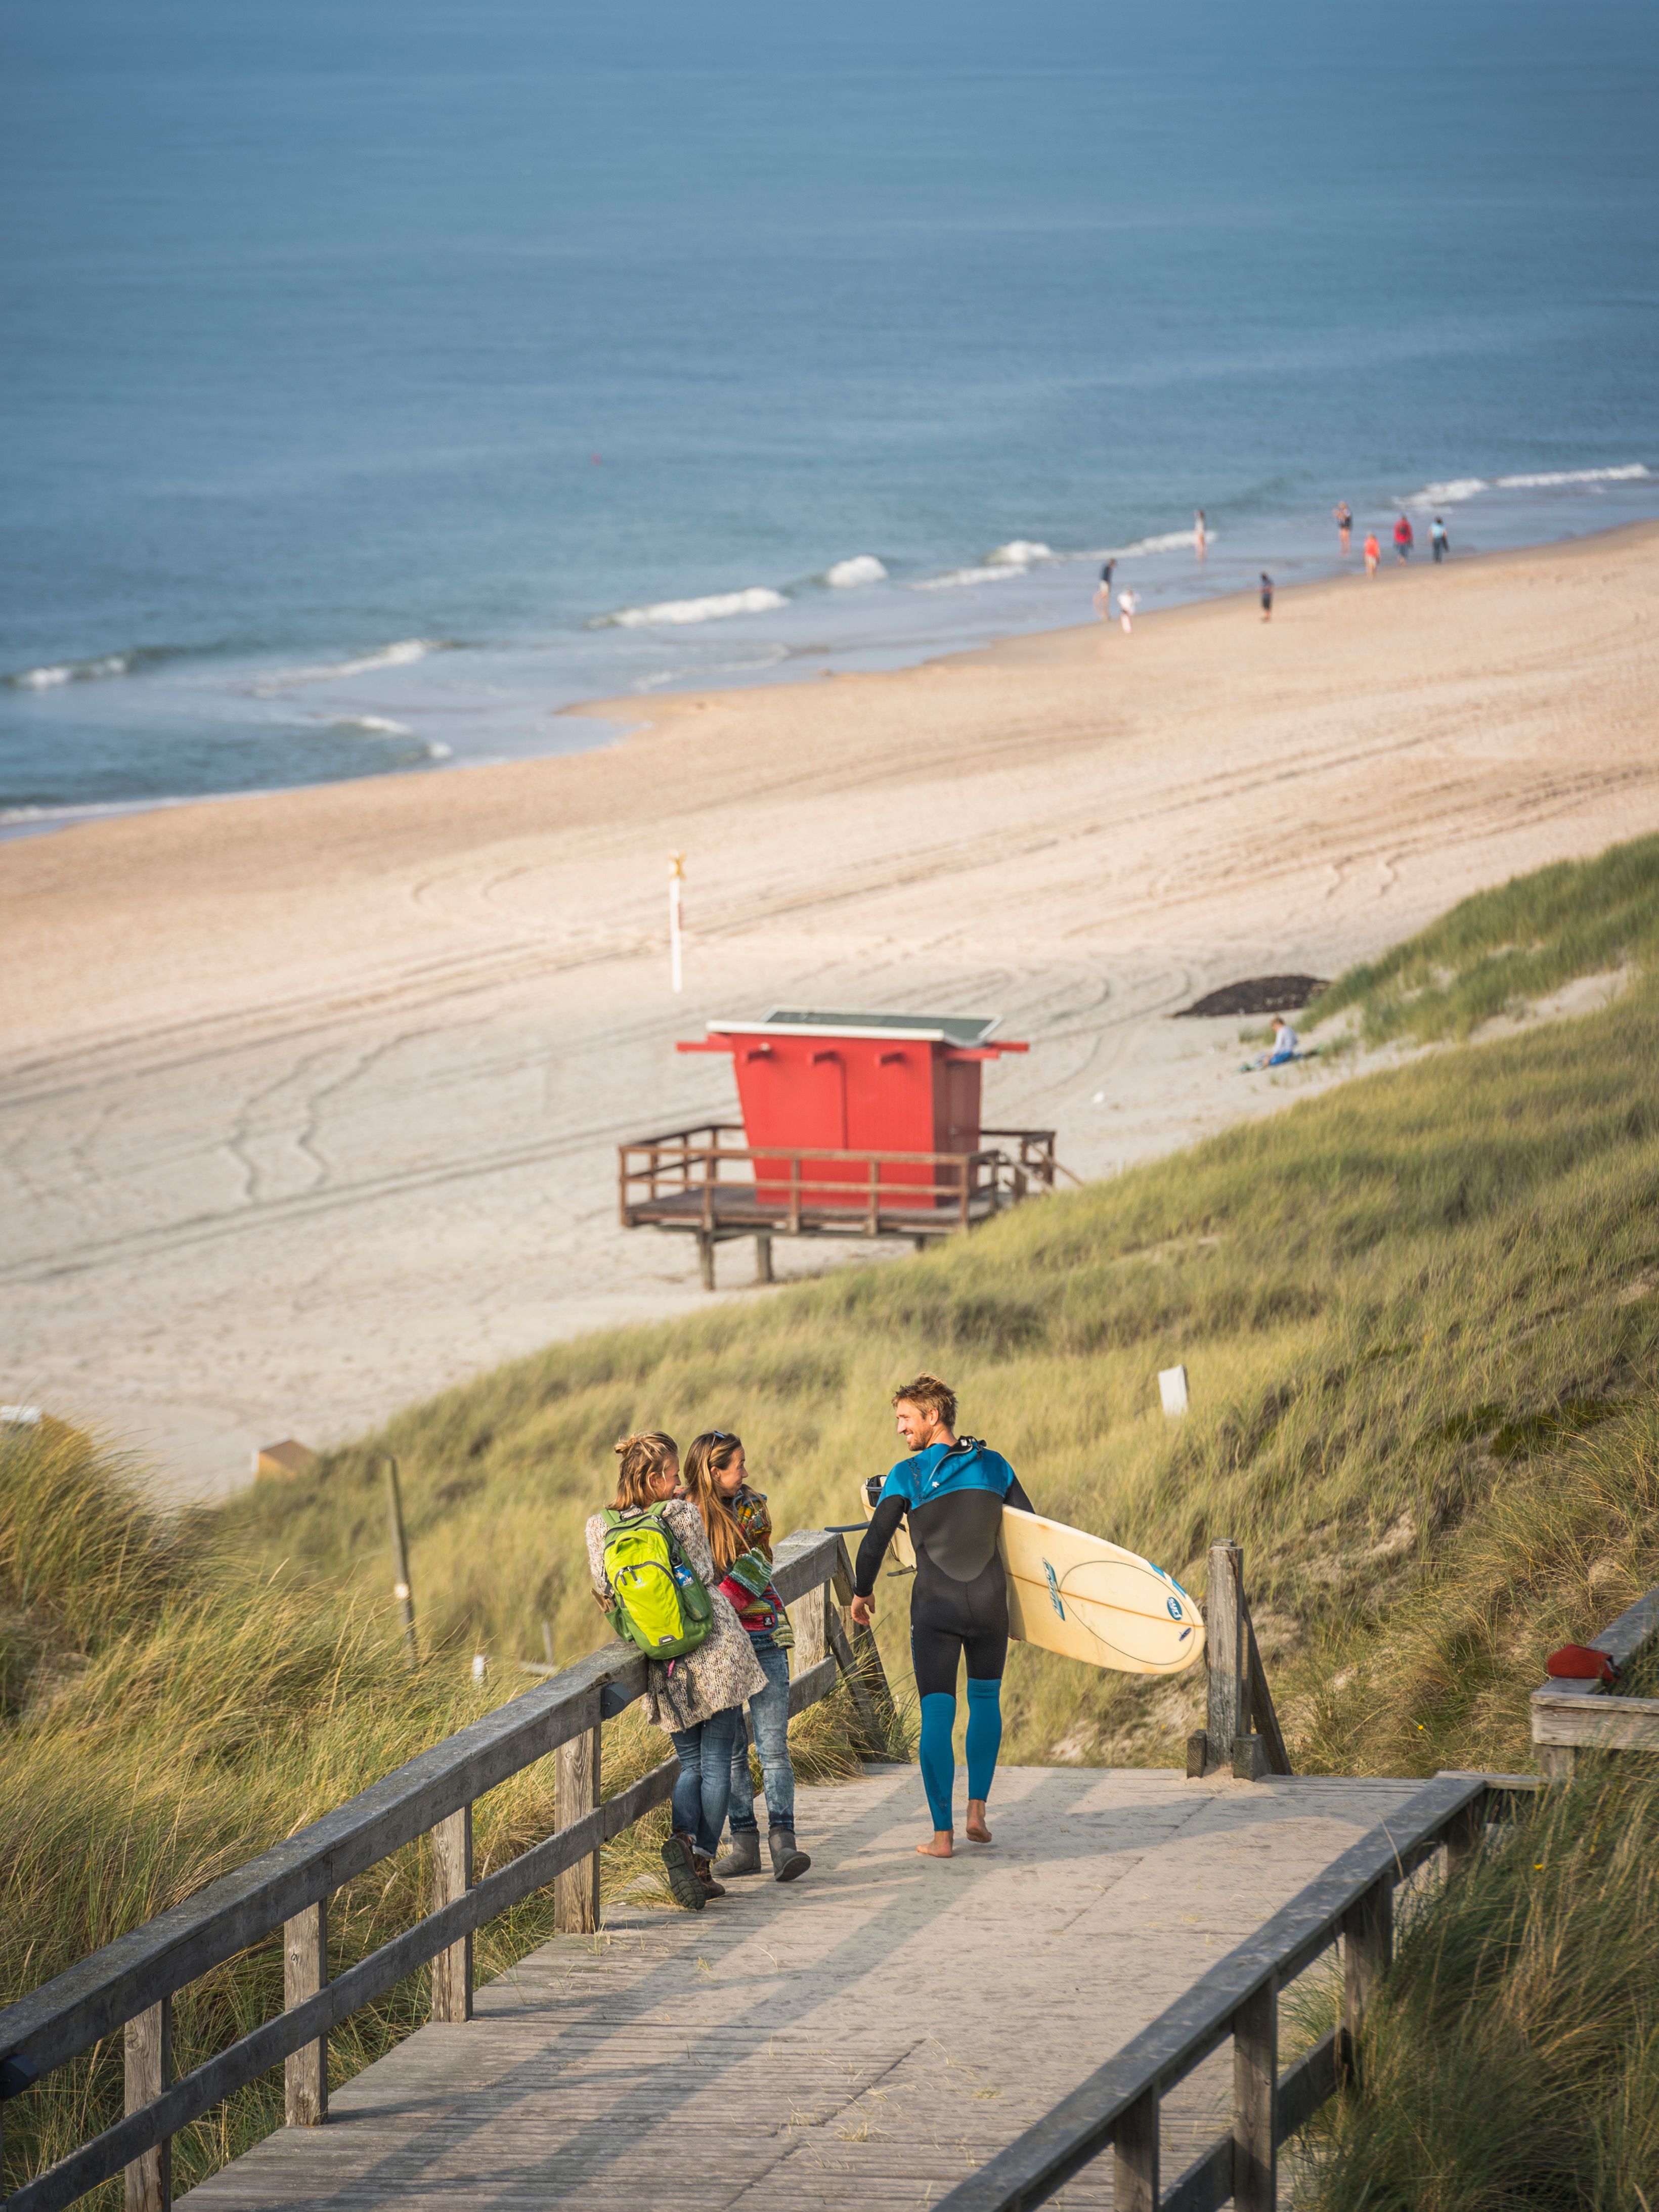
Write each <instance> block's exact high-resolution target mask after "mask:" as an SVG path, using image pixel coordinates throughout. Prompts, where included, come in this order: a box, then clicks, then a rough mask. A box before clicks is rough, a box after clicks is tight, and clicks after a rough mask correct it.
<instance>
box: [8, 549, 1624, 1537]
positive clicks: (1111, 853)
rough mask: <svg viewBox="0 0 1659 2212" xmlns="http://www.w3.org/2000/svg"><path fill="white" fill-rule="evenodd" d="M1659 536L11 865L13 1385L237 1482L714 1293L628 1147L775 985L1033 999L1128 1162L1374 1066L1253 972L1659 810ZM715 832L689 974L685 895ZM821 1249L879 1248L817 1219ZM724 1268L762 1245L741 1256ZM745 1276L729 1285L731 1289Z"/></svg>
mask: <svg viewBox="0 0 1659 2212" xmlns="http://www.w3.org/2000/svg"><path fill="white" fill-rule="evenodd" d="M1656 556H1659V529H1656V528H1654V527H1641V528H1636V529H1632V530H1627V531H1622V532H1616V533H1613V534H1612V535H1610V536H1608V537H1606V538H1595V539H1586V540H1582V541H1579V542H1578V543H1576V544H1568V545H1563V546H1558V547H1550V548H1545V549H1541V550H1534V551H1529V552H1526V553H1522V554H1511V555H1504V556H1492V557H1491V558H1489V559H1486V560H1483V561H1480V562H1467V563H1463V564H1457V563H1454V564H1452V565H1451V566H1449V567H1448V568H1444V569H1442V570H1435V569H1432V568H1426V567H1424V568H1413V569H1411V570H1408V571H1405V572H1395V571H1393V570H1390V571H1389V573H1387V574H1384V575H1383V577H1382V578H1380V579H1379V580H1377V582H1376V583H1375V584H1374V585H1368V584H1366V583H1365V582H1364V580H1363V579H1360V578H1350V579H1344V580H1338V581H1334V582H1331V583H1328V584H1321V585H1316V586H1309V587H1307V588H1305V589H1304V590H1301V591H1297V592H1285V593H1281V595H1280V597H1279V604H1278V605H1277V607H1276V609H1275V612H1274V618H1273V622H1272V623H1271V624H1270V625H1269V624H1264V623H1261V621H1260V619H1259V618H1258V612H1257V608H1256V605H1255V599H1254V598H1250V599H1235V600H1227V601H1222V602H1216V603H1212V604H1209V605H1198V606H1191V607H1186V608H1180V609H1176V610H1174V611H1170V612H1166V613H1161V614H1158V615H1155V616H1152V617H1149V618H1146V619H1145V620H1143V621H1140V622H1138V623H1137V625H1136V629H1135V634H1134V635H1133V638H1125V637H1124V636H1123V635H1121V633H1120V632H1119V631H1118V629H1116V627H1115V625H1114V626H1113V627H1111V628H1110V629H1103V628H1101V627H1100V626H1098V625H1092V624H1091V625H1090V626H1088V627H1085V628H1079V629H1070V630H1066V631H1061V632H1057V633H1054V634H1052V635H1047V636H1042V637H1036V638H1026V639H1023V640H1019V641H1012V642H1009V643H1006V644H1004V645H1000V646H998V647H994V648H992V649H990V650H989V651H986V652H982V653H973V654H968V655H964V656H962V657H961V658H959V659H952V660H949V661H944V662H938V663H933V664H931V665H927V666H924V667H921V668H917V669H914V670H909V671H902V672H899V673H894V674H884V675H875V676H862V677H850V678H836V679H834V680H830V681H823V682H817V683H814V684H802V685H796V686H781V687H775V688H770V689H755V690H741V691H736V692H730V693H725V694H715V693H708V694H700V695H694V696H677V697H673V698H666V699H665V698H653V699H652V700H651V701H650V702H648V704H647V705H645V706H644V707H642V706H641V702H639V701H637V700H634V701H627V702H611V703H610V704H608V705H607V704H604V703H601V704H599V705H597V706H596V707H595V708H594V712H595V713H596V714H603V715H604V716H605V717H606V718H607V719H608V720H623V721H633V722H636V723H637V722H638V720H639V718H640V717H641V714H642V713H644V714H648V717H649V720H648V721H647V722H646V723H645V724H644V726H637V727H635V729H634V730H633V732H632V733H631V734H630V735H629V737H628V738H626V739H625V740H624V741H623V742H622V743H620V744H613V745H610V746H607V747H606V748H605V749H603V750H594V751H591V752H587V753H585V754H580V755H577V756H574V757H562V758H550V759H547V760H544V761H538V762H533V763H525V764H515V765H513V766H509V767H502V768H485V769H466V770H462V771H456V772H453V773H449V774H443V775H419V776H406V777H388V778H384V779H377V780H374V781H362V782H357V783H348V784H339V785H333V786H329V787H320V788H316V789H311V790H304V791H298V792H289V793H279V794H274V795H270V796H263V797H260V798H258V799H239V800H236V801H233V802H222V803H202V804H197V805H188V806H181V807H177V808H172V809H167V810H165V811H157V812H153V813H149V814H144V815H137V816H132V817H126V818H123V819H116V820H110V821H106V822H101V823H95V824H88V825H86V826H82V827H80V828H76V829H73V830H70V831H68V832H65V833H63V834H60V835H56V836H44V837H38V838H33V839H27V840H23V841H20V842H14V843H11V844H9V845H6V846H3V847H0V915H3V921H0V928H3V940H4V945H5V948H6V950H5V958H4V961H3V967H0V1023H3V1034H4V1036H5V1038H6V1042H7V1049H6V1054H5V1064H4V1070H3V1077H0V1117H3V1131H4V1147H3V1161H4V1168H3V1176H4V1182H3V1218H4V1219H5V1223H6V1235H5V1237H4V1239H3V1250H0V1399H5V1400H8V1401H12V1400H24V1401H34V1402H40V1403H44V1404H46V1405H48V1406H50V1407H53V1408H54V1409H57V1410H58V1411H61V1412H64V1413H67V1414H70V1415H72V1416H76V1417H79V1418H82V1419H89V1420H92V1421H94V1422H96V1423H98V1424H100V1425H102V1426H103V1427H104V1428H105V1429H106V1430H107V1431H110V1432H112V1434H114V1435H115V1436H117V1437H120V1438H121V1439H123V1440H125V1441H126V1442H128V1443H131V1445H132V1446H133V1447H134V1448H135V1449H137V1450H138V1451H139V1452H141V1453H142V1454H143V1455H145V1456H146V1457H147V1458H148V1459H149V1460H150V1461H151V1462H153V1465H154V1467H155V1479H156V1480H157V1483H158V1485H159V1486H161V1487H162V1488H164V1489H167V1490H168V1491H169V1492H173V1494H178V1495H191V1496H209V1495H213V1494H216V1493H218V1492H222V1491H224V1490H225V1489H227V1488H228V1487H231V1486H234V1485H235V1484H237V1483H239V1482H240V1481H241V1480H245V1479H246V1474H247V1468H248V1461H249V1452H250V1449H251V1448H252V1446H254V1445H257V1444H259V1443H267V1442H270V1441H272V1440H273V1439H275V1438H276V1437H283V1436H288V1435H294V1436H297V1437H301V1438H303V1439H305V1440H306V1441H307V1442H310V1443H315V1444H324V1443H331V1442H334V1441H337V1440H339V1439H341V1438H343V1437H347V1436H349V1435H350V1434H352V1433H353V1432H355V1431H359V1430H361V1429H362V1428H363V1427H364V1426H365V1425H368V1424H369V1423H370V1422H372V1421H374V1420H375V1419H377V1418H379V1417H380V1416H381V1415H383V1414H385V1413H388V1412H390V1411H391V1410H392V1408H394V1407H397V1406H398V1405H400V1404H402V1403H404V1402H406V1401H410V1400H411V1399H413V1398H416V1397H419V1396H424V1395H428V1394H429V1393H431V1392H433V1391H435V1390H436V1389H440V1388H441V1387H443V1386H444V1385H446V1384H447V1383H453V1382H455V1381H458V1380H459V1379H461V1378H462V1377H464V1376H467V1375H470V1374H471V1373H473V1372H475V1371H477V1370H478V1369H480V1368H483V1367H485V1366H488V1365H490V1364H494V1363H495V1362H496V1361H499V1360H501V1359H503V1358H507V1357H510V1356H511V1355H513V1354H514V1353H518V1352H526V1351H529V1350H531V1349H532V1348H533V1347H534V1346H538V1345H539V1344H541V1343H544V1342H545V1341H546V1340H549V1339H550V1338H552V1337H555V1336H559V1335H564V1334H573V1333H574V1332H576V1331H578V1330H581V1329H586V1328H593V1327H596V1326H599V1325H600V1324H604V1323H607V1322H620V1321H630V1320H641V1319H645V1318H647V1317H654V1316H664V1315H668V1314H672V1313H675V1312H678V1311H684V1310H687V1309H689V1308H690V1307H693V1306H695V1305H696V1304H698V1303H699V1302H700V1301H701V1300H702V1297H703V1295H704V1294H703V1293H702V1291H700V1290H699V1289H698V1287H697V1281H696V1259H695V1254H694V1251H693V1250H692V1249H691V1247H690V1242H689V1240H684V1239H678V1238H670V1237H661V1236H658V1235H655V1234H653V1233H651V1232H644V1231H641V1232H635V1233H633V1234H631V1235H630V1234H627V1233H624V1232H623V1231H621V1230H620V1229H619V1228H618V1227H617V1219H616V1194H615V1152H614V1147H615V1146H616V1144H617V1141H618V1139H622V1138H624V1137H629V1136H633V1135H638V1134H641V1133H645V1132H647V1131H651V1130H654V1129H662V1128H668V1127H674V1126H676V1125H677V1124H680V1123H683V1122H686V1121H696V1120H697V1119H700V1118H703V1117H706V1116H711V1115H730V1114H731V1113H732V1112H733V1111H734V1107H735V1100H734V1097H733V1094H732V1077H731V1071H730V1067H729V1065H728V1064H727V1063H726V1061H725V1060H722V1059H720V1058H717V1057H708V1056H693V1057H685V1056H681V1055H678V1054H676V1053H675V1051H674V1042H675V1040H676V1038H677V1037H691V1036H697V1035H699V1034H700V1033H701V1031H702V1028H703V1025H704V1024H705V1022H706V1021H707V1020H708V1018H710V1017H711V1016H723V1015H731V1014H733V1013H741V1012H758V1011H763V1010H764V1008H766V1007H767V1006H769V1005H771V1004H773V1003H775V1002H780V1001H781V1002H785V1003H795V1004H800V1003H817V1004H819V1005H831V1006H869V1007H885V1008H927V1009H930V1010H941V1011H958V1012H986V1013H996V1014H1000V1016H1001V1017H1002V1018H1003V1023H1004V1030H1005V1033H1006V1035H1008V1036H1013V1037H1024V1038H1029V1039H1030V1044H1031V1051H1030V1054H1029V1056H1027V1057H1025V1058H1023V1059H1017V1060H1006V1061H1004V1062H1003V1063H1001V1064H1000V1066H997V1067H995V1068H994V1069H993V1070H991V1071H989V1072H988V1073H987V1085H986V1103H987V1120H989V1121H994V1122H998V1123H1004V1124H1043V1125H1048V1124H1052V1125H1054V1127H1056V1128H1057V1129H1058V1131H1059V1145H1058V1150H1059V1154H1060V1158H1061V1159H1062V1160H1063V1161H1064V1162H1065V1163H1066V1165H1067V1166H1068V1167H1069V1168H1071V1169H1072V1170H1074V1171H1075V1172H1076V1173H1077V1174H1079V1175H1080V1176H1085V1177H1087V1176H1099V1175H1103V1174H1108V1173H1110V1172H1111V1171H1113V1170H1115V1169H1116V1168H1118V1167H1120V1166H1121V1165H1123V1164H1127V1163H1129V1162H1132V1161H1134V1160H1137V1159H1141V1158H1147V1157H1149V1156H1151V1155H1152V1154H1154V1153H1157V1152H1163V1151H1166V1150H1168V1149H1170V1148H1171V1147H1173V1146H1178V1145H1181V1144H1183V1143H1185V1142H1187V1141H1188V1140H1189V1139H1192V1138H1194V1137H1195V1136H1198V1135H1200V1134H1201V1133H1205V1132H1206V1131H1208V1130H1212V1129H1214V1128H1217V1127H1221V1126H1223V1125H1224V1124H1225V1123H1226V1122H1228V1121H1232V1120H1235V1119H1237V1118H1238V1117H1240V1116H1242V1115H1250V1114H1255V1113H1261V1112H1266V1111H1271V1110H1274V1109H1276V1108H1278V1107H1279V1106H1281V1105H1283V1104H1284V1103H1286V1102H1287V1101H1289V1100H1291V1099H1292V1098H1294V1097H1298V1096H1302V1095H1305V1094H1306V1093H1308V1092H1309V1091H1313V1090H1315V1089H1317V1088H1318V1087H1320V1086H1321V1085H1324V1084H1328V1083H1330V1082H1334V1081H1340V1080H1341V1079H1343V1077H1342V1073H1341V1071H1340V1068H1337V1067H1331V1066H1328V1067H1325V1068H1321V1067H1320V1066H1317V1065H1314V1066H1309V1067H1305V1068H1298V1069H1297V1070H1296V1071H1294V1072H1293V1073H1291V1074H1290V1075H1288V1076H1275V1077H1273V1078H1271V1079H1267V1078H1256V1079H1245V1078H1243V1077H1241V1076H1239V1075H1238V1074H1237V1072H1236V1071H1237V1063H1238V1060H1239V1057H1240V1049H1239V1029H1240V1025H1239V1024H1238V1023H1237V1022H1236V1021H1224V1022H1201V1021H1200V1022H1180V1023H1175V1022H1171V1021H1170V1020H1169V1019H1168V1017H1169V1016H1170V1014H1171V1013H1172V1012H1175V1011H1176V1009H1178V1008H1179V1007H1181V1006H1185V1005H1186V1004H1188V1002H1189V1001H1190V1000H1192V999H1194V997H1196V996H1198V995H1199V994H1201V993H1203V992H1205V991H1207V990H1209V989H1211V988H1213V987H1217V986H1218V985H1220V984H1223V983H1225V982H1228V981H1232V980H1234V979H1236V978H1238V977H1242V976H1249V975H1261V974H1269V973H1275V972H1281V971H1290V970H1301V971H1306V972H1310V973H1312V974H1316V975H1334V974H1336V973H1337V971H1338V970H1339V969H1340V968H1342V967H1343V966H1345V965H1346V964H1347V963H1350V962H1352V961H1353V960H1355V959H1357V958H1359V957H1364V956H1367V955H1369V954H1371V953H1374V952H1376V951H1379V950H1380V949H1381V948H1382V947H1383V946H1384V945H1387V944H1389V943H1390V942H1392V941H1393V940H1395V939H1397V938H1399V937H1401V936H1403V935H1405V934H1407V933H1408V932H1410V931H1412V930H1413V929H1415V928H1417V927H1419V926H1420V925H1421V924H1422V923H1424V922H1425V921H1427V920H1429V919H1430V918H1431V916H1432V915H1435V914H1437V912H1439V911H1440V910H1442V909H1443V908H1444V907H1446V906H1447V905H1449V904H1450V903H1451V902H1453V901H1454V900H1455V899H1457V898H1458V897H1460V896H1463V895H1464V894H1465V893H1467V892H1468V891H1470V890H1474V889H1477V888H1479V887H1480V886H1481V885H1484V884H1491V883H1494V882H1497V881H1499V880H1501V879H1502V878H1504V877H1506V876H1508V875H1510V874H1511V873H1513V872H1516V871H1517V870H1521V869H1525V868H1529V867H1533V866H1537V865H1539V864H1541V863H1542V862H1545V861H1547V860H1555V859H1562V858H1567V857H1571V856H1580V855H1584V854H1591V853H1595V852H1596V851H1598V850H1600V849H1601V848H1602V847H1603V846H1605V845H1607V844H1608V843H1610V842H1613V841H1614V840H1615V839H1618V838H1621V837H1626V836H1635V835H1638V834H1639V833H1641V832H1643V831H1646V830H1650V829H1655V828H1659V742H1656V735H1655V732H1656V730H1659V624H1656V621H1655V616H1656V611H1659V581H1656V565H1659V562H1656ZM673 850H683V851H684V854H685V855H686V872H687V884H686V919H687V927H688V939H687V950H686V987H685V992H684V996H683V997H682V998H680V999H678V1000H676V999H675V998H673V997H672V996H671V994H670V991H669V988H668V963H667V956H666V945H665V885H666V876H667V859H668V855H669V854H670V852H671V851H673ZM777 1256H778V1265H779V1272H780V1274H781V1275H783V1276H786V1277H787V1276H788V1275H791V1274H800V1273H812V1272H816V1271H817V1270H818V1269H820V1268H823V1267H827V1266H830V1265H841V1264H848V1262H849V1260H853V1259H855V1258H857V1257H859V1256H867V1255H859V1254H858V1253H857V1252H856V1249H855V1250H854V1253H851V1254H849V1253H847V1252H836V1251H829V1250H826V1249H824V1248H823V1247H819V1246H814V1245H811V1244H807V1243H800V1244H795V1245H793V1246H792V1245H789V1244H787V1243H780V1245H779V1247H778V1254H777ZM720 1267H721V1294H722V1295H730V1296H733V1297H742V1296H754V1295H764V1293H757V1292H755V1291H753V1290H752V1289H751V1288H749V1287H748V1286H747V1285H746V1283H745V1279H746V1277H747V1276H748V1274H749V1273H750V1256H749V1251H748V1248H746V1247H742V1246H733V1247H731V1248H728V1249H726V1251H724V1252H723V1253H722V1254H721V1255H720ZM728 1285H729V1288H728Z"/></svg>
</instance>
